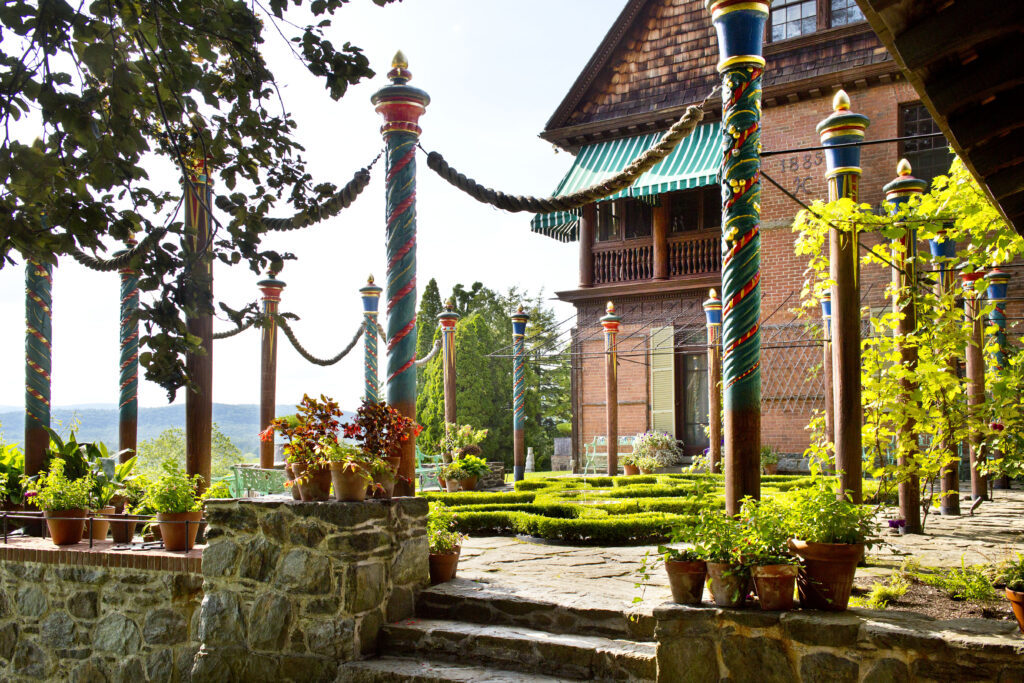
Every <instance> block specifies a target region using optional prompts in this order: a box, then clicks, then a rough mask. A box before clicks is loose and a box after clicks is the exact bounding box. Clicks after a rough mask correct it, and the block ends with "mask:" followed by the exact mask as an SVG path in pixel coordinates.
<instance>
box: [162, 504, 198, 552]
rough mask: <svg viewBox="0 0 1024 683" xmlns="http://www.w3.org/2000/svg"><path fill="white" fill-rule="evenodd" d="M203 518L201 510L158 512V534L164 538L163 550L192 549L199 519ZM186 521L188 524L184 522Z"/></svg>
mask: <svg viewBox="0 0 1024 683" xmlns="http://www.w3.org/2000/svg"><path fill="white" fill-rule="evenodd" d="M202 518H203V512H202V510H196V511H195V512H158V513H157V514H156V521H157V522H159V523H160V524H159V526H160V536H162V537H163V539H164V549H165V550H192V546H194V545H195V544H196V534H198V533H199V520H201V519H202ZM186 521H188V524H185V522H186Z"/></svg>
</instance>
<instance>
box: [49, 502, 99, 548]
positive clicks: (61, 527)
mask: <svg viewBox="0 0 1024 683" xmlns="http://www.w3.org/2000/svg"><path fill="white" fill-rule="evenodd" d="M88 514H89V511H88V510H46V511H44V512H43V516H44V517H45V518H46V528H47V530H49V532H50V540H52V541H53V544H54V545H74V544H75V543H78V542H79V541H81V540H82V536H84V535H85V518H86V516H87V515H88ZM57 517H59V518H61V519H55V518H57Z"/></svg>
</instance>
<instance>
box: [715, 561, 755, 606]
mask: <svg viewBox="0 0 1024 683" xmlns="http://www.w3.org/2000/svg"><path fill="white" fill-rule="evenodd" d="M748 578H749V576H748V574H747V571H746V570H745V569H744V568H743V567H742V566H741V565H738V564H729V563H727V562H708V584H709V588H710V589H711V597H712V598H714V600H715V604H716V605H718V606H719V607H741V606H742V605H743V603H744V602H745V601H746V599H747V579H748Z"/></svg>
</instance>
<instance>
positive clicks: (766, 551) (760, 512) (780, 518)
mask: <svg viewBox="0 0 1024 683" xmlns="http://www.w3.org/2000/svg"><path fill="white" fill-rule="evenodd" d="M740 517H741V519H742V520H743V523H744V538H743V544H742V548H741V550H740V555H741V557H742V558H743V562H744V563H745V564H748V565H770V564H795V563H796V558H795V557H793V556H792V555H790V553H789V538H790V530H789V524H788V517H789V511H788V510H787V508H786V506H785V505H784V504H782V503H780V502H779V501H778V500H777V499H765V500H753V499H750V498H748V499H746V500H744V501H743V508H742V510H741V512H740Z"/></svg>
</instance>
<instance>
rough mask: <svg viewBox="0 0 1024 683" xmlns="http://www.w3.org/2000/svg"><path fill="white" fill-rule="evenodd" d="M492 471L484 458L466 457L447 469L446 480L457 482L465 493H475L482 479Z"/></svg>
mask: <svg viewBox="0 0 1024 683" xmlns="http://www.w3.org/2000/svg"><path fill="white" fill-rule="evenodd" d="M490 471H491V468H490V466H489V465H488V464H487V462H486V461H485V460H484V459H483V458H478V457H476V456H475V455H464V456H462V457H460V458H458V459H457V460H455V461H454V462H452V463H451V464H450V465H448V466H447V467H446V468H445V479H447V480H455V481H457V482H458V484H459V487H460V488H461V489H462V490H463V491H475V490H476V485H477V482H478V481H479V480H480V477H481V476H483V475H484V474H487V473H488V472H490ZM449 490H451V489H449Z"/></svg>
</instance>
